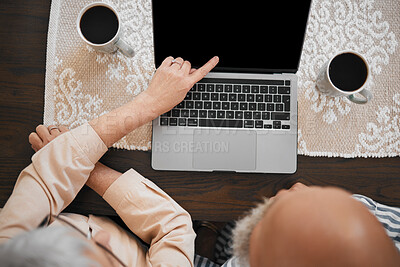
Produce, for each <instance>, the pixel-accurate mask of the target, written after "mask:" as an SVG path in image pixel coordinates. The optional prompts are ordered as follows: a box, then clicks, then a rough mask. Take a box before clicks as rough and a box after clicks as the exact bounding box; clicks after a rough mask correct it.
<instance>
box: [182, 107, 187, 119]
mask: <svg viewBox="0 0 400 267" xmlns="http://www.w3.org/2000/svg"><path fill="white" fill-rule="evenodd" d="M181 117H186V118H187V117H189V110H187V109H182V110H181Z"/></svg>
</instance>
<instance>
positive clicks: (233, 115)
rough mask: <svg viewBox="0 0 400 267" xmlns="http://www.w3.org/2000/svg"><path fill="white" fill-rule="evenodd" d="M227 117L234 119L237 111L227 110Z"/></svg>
mask: <svg viewBox="0 0 400 267" xmlns="http://www.w3.org/2000/svg"><path fill="white" fill-rule="evenodd" d="M226 118H227V119H233V118H235V112H234V111H227V112H226Z"/></svg>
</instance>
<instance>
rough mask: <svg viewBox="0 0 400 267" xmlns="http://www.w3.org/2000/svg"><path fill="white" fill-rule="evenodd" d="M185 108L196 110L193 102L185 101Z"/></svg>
mask: <svg viewBox="0 0 400 267" xmlns="http://www.w3.org/2000/svg"><path fill="white" fill-rule="evenodd" d="M185 103H186V104H185V106H186V108H190V109H192V108H194V102H193V101H185Z"/></svg>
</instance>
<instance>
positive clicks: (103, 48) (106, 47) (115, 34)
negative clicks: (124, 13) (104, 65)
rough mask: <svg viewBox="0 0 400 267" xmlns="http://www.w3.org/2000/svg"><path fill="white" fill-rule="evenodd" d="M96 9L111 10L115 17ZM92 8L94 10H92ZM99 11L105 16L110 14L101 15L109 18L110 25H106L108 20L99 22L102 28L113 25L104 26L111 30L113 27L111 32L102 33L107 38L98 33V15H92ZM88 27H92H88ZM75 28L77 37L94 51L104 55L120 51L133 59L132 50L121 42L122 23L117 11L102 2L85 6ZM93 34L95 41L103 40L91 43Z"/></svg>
mask: <svg viewBox="0 0 400 267" xmlns="http://www.w3.org/2000/svg"><path fill="white" fill-rule="evenodd" d="M97 7H104V8H107V9H109V10H111V11H112V12H113V13H114V15H115V17H114V16H113V15H112V13H110V12H108V11H107V10H106V9H104V8H97ZM94 8H96V9H94ZM99 10H102V11H105V12H106V13H105V14H106V15H110V14H111V15H110V16H105V15H104V14H102V15H103V16H104V17H106V18H110V22H112V23H108V20H101V23H102V24H103V28H104V23H108V24H113V25H105V26H110V27H111V28H112V27H114V29H113V31H103V32H105V34H107V33H108V36H101V33H100V32H101V31H102V30H103V29H101V28H100V27H98V25H97V24H98V23H96V21H95V20H96V19H99V18H100V17H101V14H100V13H98V14H94V13H96V11H99ZM88 11H89V12H88ZM93 14H94V15H93ZM83 16H85V17H84V20H83V21H82V17H83ZM96 16H97V17H96ZM89 17H90V19H92V21H89V22H87V21H88V20H90V19H89ZM81 22H82V24H81ZM97 22H98V21H97ZM116 23H117V24H116ZM83 24H84V25H83ZM89 26H92V27H89ZM76 27H77V30H78V33H79V36H80V37H81V38H82V40H83V41H84V42H85V43H86V44H88V45H89V46H91V47H92V48H94V49H95V50H97V51H100V52H104V53H113V52H115V51H117V50H118V49H119V50H120V51H121V53H122V54H124V55H125V56H127V57H133V55H134V51H133V49H132V48H131V47H130V46H129V45H128V44H127V43H126V42H125V41H123V40H122V39H121V27H122V23H121V20H120V17H119V16H118V13H117V11H116V10H115V8H114V7H112V6H111V5H109V4H106V3H103V2H94V3H91V4H89V5H87V6H85V7H84V8H83V9H82V10H81V12H80V13H79V15H78V19H77V22H76ZM96 27H98V28H96ZM91 32H92V33H91ZM94 33H96V34H97V36H96V38H97V39H104V40H102V41H100V42H97V41H96V42H95V41H93V40H94V39H93V38H94V35H93V34H94ZM85 35H86V36H85Z"/></svg>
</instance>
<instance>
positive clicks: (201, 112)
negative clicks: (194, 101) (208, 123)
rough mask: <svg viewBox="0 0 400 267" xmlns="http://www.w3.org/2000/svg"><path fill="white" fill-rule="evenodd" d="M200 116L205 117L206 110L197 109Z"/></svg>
mask: <svg viewBox="0 0 400 267" xmlns="http://www.w3.org/2000/svg"><path fill="white" fill-rule="evenodd" d="M199 117H200V118H207V110H199Z"/></svg>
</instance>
